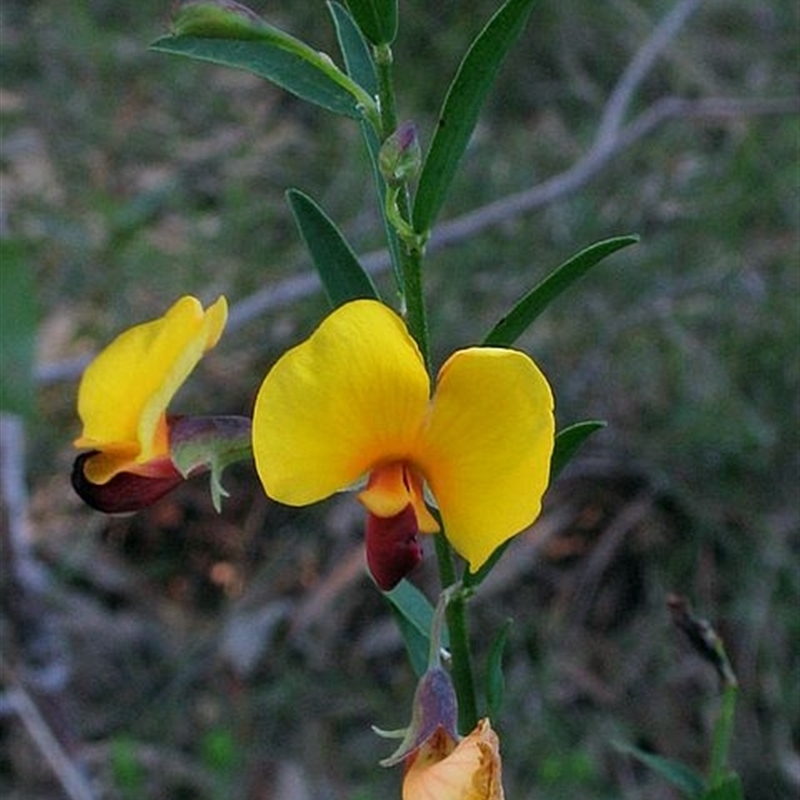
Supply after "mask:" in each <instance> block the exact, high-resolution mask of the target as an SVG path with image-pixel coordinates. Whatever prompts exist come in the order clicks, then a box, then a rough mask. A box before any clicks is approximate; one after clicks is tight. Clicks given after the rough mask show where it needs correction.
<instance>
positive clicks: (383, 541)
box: [367, 503, 422, 592]
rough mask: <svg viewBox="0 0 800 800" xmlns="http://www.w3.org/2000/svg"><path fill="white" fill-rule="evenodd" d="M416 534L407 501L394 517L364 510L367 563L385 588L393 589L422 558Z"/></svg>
mask: <svg viewBox="0 0 800 800" xmlns="http://www.w3.org/2000/svg"><path fill="white" fill-rule="evenodd" d="M418 534H419V528H418V527H417V515H416V514H415V513H414V508H413V506H412V505H411V504H410V503H409V504H408V505H407V506H406V507H405V508H404V509H403V510H402V511H401V512H400V513H399V514H396V515H395V516H393V517H378V516H375V514H367V565H368V566H369V571H370V572H371V573H372V577H373V578H375V583H377V584H378V586H380V588H381V589H383V591H384V592H388V591H389V590H390V589H394V587H395V586H397V584H398V583H400V581H401V580H402V579H403V578H405V576H406V575H408V573H409V572H411V570H412V569H414V567H416V566H417V564H419V562H420V561H421V560H422V547H421V545H420V543H419V539H418V538H417V537H418Z"/></svg>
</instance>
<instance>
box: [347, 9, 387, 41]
mask: <svg viewBox="0 0 800 800" xmlns="http://www.w3.org/2000/svg"><path fill="white" fill-rule="evenodd" d="M347 7H348V8H349V9H350V12H351V13H352V15H353V18H354V19H355V21H356V22H357V23H358V27H359V28H361V30H362V31H363V32H364V36H366V37H367V39H369V40H370V42H372V44H378V45H380V44H391V43H392V42H393V41H394V38H395V36H397V0H347Z"/></svg>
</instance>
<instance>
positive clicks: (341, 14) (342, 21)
mask: <svg viewBox="0 0 800 800" xmlns="http://www.w3.org/2000/svg"><path fill="white" fill-rule="evenodd" d="M328 11H329V12H330V14H331V18H332V19H333V26H334V28H335V30H336V38H337V40H338V42H339V49H340V50H341V52H342V58H343V59H344V66H345V69H346V70H347V74H348V75H349V76H350V77H351V78H352V79H353V80H354V81H355V82H356V83H357V84H358V85H359V86H360V87H361V88H362V89H363V90H364V91H365V92H367V93H368V94H369V95H370V96H371V97H374V96H375V95H376V94H377V93H378V78H377V75H376V73H375V62H374V61H373V60H372V54H371V53H370V50H369V45H368V44H367V42H366V40H365V39H364V36H363V35H362V33H361V31H360V30H359V28H358V25H356V23H355V21H354V20H353V18H352V17H351V16H350V14H348V13H347V9H346V8H345V7H344V6H342V5H341V4H340V3H328Z"/></svg>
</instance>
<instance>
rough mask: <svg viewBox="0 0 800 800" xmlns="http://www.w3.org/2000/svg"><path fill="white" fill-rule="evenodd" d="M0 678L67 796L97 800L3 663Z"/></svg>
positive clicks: (17, 712) (71, 798)
mask: <svg viewBox="0 0 800 800" xmlns="http://www.w3.org/2000/svg"><path fill="white" fill-rule="evenodd" d="M0 677H2V680H3V682H4V683H6V684H8V688H7V689H6V690H5V692H4V699H5V700H6V702H7V703H8V705H9V706H10V707H11V708H13V710H14V711H15V712H16V714H17V716H19V718H20V720H22V724H23V725H24V726H25V730H27V732H28V735H29V736H30V737H31V739H32V740H33V742H34V743H35V744H36V747H37V748H38V750H39V752H40V753H41V754H42V756H43V757H44V760H45V761H46V762H47V764H48V765H49V766H50V769H52V771H53V774H54V775H55V776H56V778H57V779H58V782H59V784H60V785H61V788H62V789H63V790H64V793H65V795H66V796H67V797H68V798H69V800H96V795H95V793H94V792H93V791H92V788H91V786H90V785H89V782H88V781H87V779H86V778H85V777H84V775H83V773H82V772H81V770H80V769H79V767H78V766H77V765H76V764H75V763H74V762H73V761H72V759H71V758H70V757H69V755H68V754H67V752H66V750H65V749H64V748H63V747H62V746H61V743H60V742H59V741H58V737H57V736H56V735H55V734H54V733H53V730H52V729H51V727H50V725H49V724H48V723H47V720H46V719H45V718H44V716H43V715H42V713H41V712H40V711H39V708H38V706H37V705H36V703H35V702H34V700H33V698H32V697H31V696H30V695H29V694H28V692H27V691H25V688H24V687H23V686H22V684H21V683H20V682H19V681H18V680H17V679H16V677H15V676H14V674H13V672H12V671H11V669H10V668H9V667H7V666H6V664H5V663H2V662H0Z"/></svg>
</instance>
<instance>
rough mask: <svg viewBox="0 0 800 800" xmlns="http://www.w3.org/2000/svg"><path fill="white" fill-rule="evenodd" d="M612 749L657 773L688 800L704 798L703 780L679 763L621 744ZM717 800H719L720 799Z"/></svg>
mask: <svg viewBox="0 0 800 800" xmlns="http://www.w3.org/2000/svg"><path fill="white" fill-rule="evenodd" d="M614 747H615V748H616V749H617V750H619V752H621V753H625V754H627V755H630V756H633V757H634V758H635V759H636V760H637V761H640V762H641V763H642V764H644V765H645V766H647V767H649V768H650V769H652V770H653V772H656V773H658V774H659V775H660V776H661V777H662V778H664V780H666V781H669V782H670V783H671V784H672V785H673V786H676V787H677V788H678V789H680V790H681V791H682V792H683V793H684V794H685V795H686V796H687V797H688V798H690V800H700V798H702V797H703V796H704V795H703V789H704V781H703V778H702V777H701V776H700V775H698V774H697V773H696V772H695V771H694V770H692V769H690V768H689V767H687V766H686V765H685V764H682V763H681V762H680V761H673V760H672V759H669V758H664V757H663V756H657V755H655V754H654V753H648V752H647V751H645V750H641V749H640V748H638V747H634V746H633V745H629V744H624V743H622V742H614ZM717 800H721V798H718V799H717Z"/></svg>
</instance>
